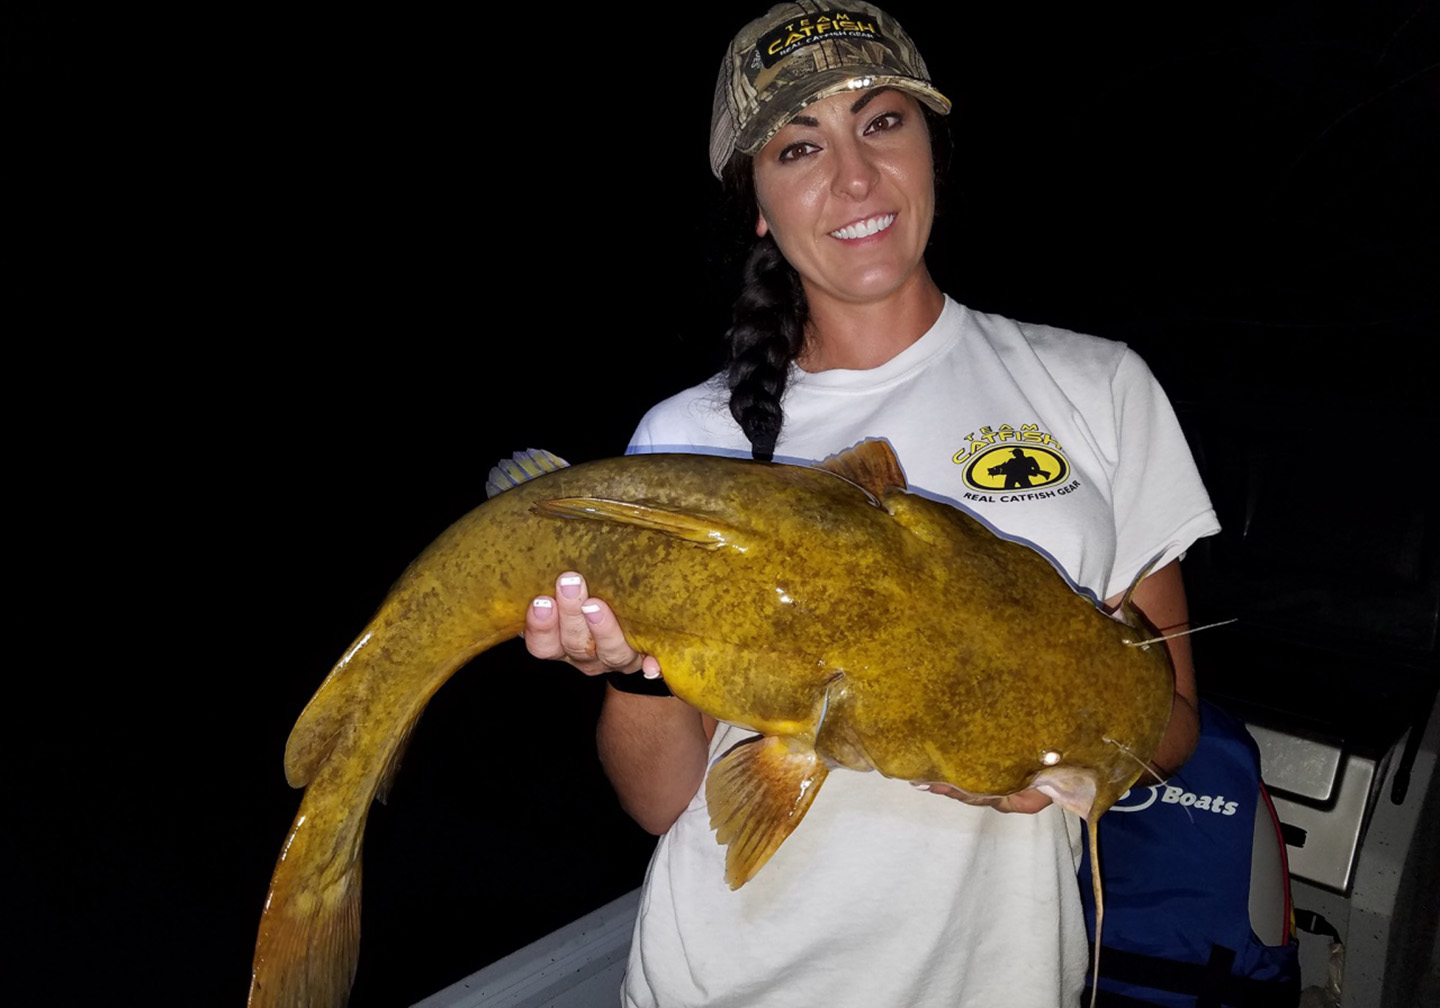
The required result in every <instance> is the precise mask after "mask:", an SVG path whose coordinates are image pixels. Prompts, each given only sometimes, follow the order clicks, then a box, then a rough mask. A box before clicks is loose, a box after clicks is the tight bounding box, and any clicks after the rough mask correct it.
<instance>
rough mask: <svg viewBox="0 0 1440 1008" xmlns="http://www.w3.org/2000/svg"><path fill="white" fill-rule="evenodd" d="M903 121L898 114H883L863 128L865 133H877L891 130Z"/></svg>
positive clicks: (901, 116)
mask: <svg viewBox="0 0 1440 1008" xmlns="http://www.w3.org/2000/svg"><path fill="white" fill-rule="evenodd" d="M904 121H905V117H904V116H903V115H901V114H900V113H899V112H885V113H882V114H881V115H878V116H876V117H875V118H874V119H871V120H870V125H868V126H866V127H865V132H866V133H878V132H882V131H884V130H893V129H895V128H896V127H897V126H899V125H900V124H901V123H903V122H904Z"/></svg>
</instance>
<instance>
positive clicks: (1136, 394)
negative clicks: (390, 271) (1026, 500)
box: [1105, 349, 1220, 598]
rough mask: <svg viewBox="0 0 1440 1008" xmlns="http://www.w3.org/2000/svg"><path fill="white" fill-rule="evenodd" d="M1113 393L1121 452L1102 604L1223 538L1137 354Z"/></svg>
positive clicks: (1160, 393) (1120, 372)
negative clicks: (1200, 542) (1205, 542)
mask: <svg viewBox="0 0 1440 1008" xmlns="http://www.w3.org/2000/svg"><path fill="white" fill-rule="evenodd" d="M1112 391H1113V394H1114V399H1113V401H1114V404H1115V430H1116V432H1117V435H1118V442H1119V443H1118V449H1119V450H1118V452H1117V465H1116V467H1115V472H1114V478H1113V495H1114V496H1113V498H1112V499H1113V500H1114V507H1115V565H1114V567H1113V568H1112V570H1111V575H1110V583H1109V584H1108V585H1107V586H1106V590H1105V597H1106V598H1110V597H1113V596H1115V595H1118V594H1120V593H1121V592H1123V591H1125V590H1126V589H1127V588H1129V587H1130V584H1131V582H1132V581H1134V580H1135V577H1136V576H1137V575H1138V574H1140V573H1141V572H1142V571H1145V570H1147V569H1150V570H1158V569H1160V568H1161V567H1163V566H1165V565H1166V564H1167V563H1169V562H1170V561H1171V560H1175V559H1177V558H1179V557H1182V556H1183V555H1184V554H1185V551H1186V550H1187V549H1189V548H1190V546H1191V545H1192V544H1193V543H1194V542H1195V541H1196V540H1197V539H1200V538H1202V537H1203V536H1208V535H1214V534H1215V533H1216V532H1218V531H1220V523H1219V521H1218V520H1217V519H1216V517H1215V509H1214V508H1213V507H1212V506H1211V504H1210V495H1209V494H1208V493H1207V492H1206V490H1205V485H1204V483H1203V482H1201V480H1200V473H1199V471H1198V470H1197V469H1196V468H1195V460H1194V458H1193V456H1192V455H1191V454H1190V446H1189V444H1187V443H1186V441H1185V435H1184V433H1183V432H1182V431H1181V429H1180V423H1179V421H1178V420H1177V419H1176V418H1175V410H1174V408H1173V407H1172V406H1171V405H1170V400H1169V399H1168V398H1167V397H1166V395H1165V392H1164V390H1163V389H1161V388H1160V384H1159V383H1158V382H1157V381H1156V380H1155V376H1154V375H1152V374H1151V373H1150V369H1149V368H1148V367H1147V366H1146V365H1145V362H1144V361H1143V360H1141V359H1140V357H1139V356H1138V355H1137V354H1135V353H1134V351H1131V350H1128V349H1127V350H1126V351H1125V353H1124V354H1123V355H1122V357H1121V359H1120V363H1119V365H1118V366H1117V368H1116V370H1115V375H1114V378H1113V387H1112Z"/></svg>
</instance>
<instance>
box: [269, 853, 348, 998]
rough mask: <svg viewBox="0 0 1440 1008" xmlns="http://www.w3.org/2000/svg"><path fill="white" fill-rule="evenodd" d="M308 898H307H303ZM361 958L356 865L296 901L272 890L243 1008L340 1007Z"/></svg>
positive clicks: (276, 890) (346, 995)
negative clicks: (248, 991)
mask: <svg viewBox="0 0 1440 1008" xmlns="http://www.w3.org/2000/svg"><path fill="white" fill-rule="evenodd" d="M305 897H308V898H305ZM359 955H360V861H359V859H358V858H357V859H356V861H355V863H354V865H353V866H351V867H350V868H349V869H348V870H346V871H345V872H343V873H341V875H340V876H339V878H337V879H336V880H335V884H334V885H331V886H327V887H325V888H323V889H321V890H319V891H316V892H313V893H305V894H303V895H302V897H301V898H293V897H288V894H286V893H285V892H283V891H280V890H279V889H277V886H272V887H271V891H270V896H269V898H268V899H267V900H266V908H265V912H264V914H263V915H262V917H261V923H260V935H259V938H258V940H257V941H256V944H255V960H254V965H253V966H252V968H251V972H250V995H249V998H248V999H247V1001H246V1002H245V1003H246V1005H247V1008H343V1006H344V1005H345V1003H346V1001H347V1000H348V999H349V996H350V987H351V985H352V984H353V983H354V980H355V967H356V963H357V962H358V961H359Z"/></svg>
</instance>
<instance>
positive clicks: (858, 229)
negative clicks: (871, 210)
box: [830, 213, 895, 238]
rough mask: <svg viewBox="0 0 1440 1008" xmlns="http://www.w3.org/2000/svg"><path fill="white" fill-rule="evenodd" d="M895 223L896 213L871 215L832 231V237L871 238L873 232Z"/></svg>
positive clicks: (877, 232) (878, 231)
mask: <svg viewBox="0 0 1440 1008" xmlns="http://www.w3.org/2000/svg"><path fill="white" fill-rule="evenodd" d="M894 223H895V215H894V214H893V213H892V214H881V215H880V216H879V217H870V218H867V219H865V220H863V221H856V222H855V223H854V224H846V225H845V226H844V227H843V228H841V229H840V230H838V231H831V232H830V237H831V238H869V237H870V236H871V235H873V234H879V233H880V232H881V231H884V230H885V229H886V228H888V227H889V226H890V225H891V224H894Z"/></svg>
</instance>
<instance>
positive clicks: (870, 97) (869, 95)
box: [850, 87, 895, 115]
mask: <svg viewBox="0 0 1440 1008" xmlns="http://www.w3.org/2000/svg"><path fill="white" fill-rule="evenodd" d="M894 90H895V89H894V88H892V87H877V88H872V89H871V90H869V91H866V92H865V93H864V94H863V95H861V96H860V97H859V98H857V99H856V100H855V104H854V105H851V106H850V114H851V115H855V114H856V113H857V112H859V111H860V110H861V109H863V108H864V107H865V106H866V105H869V104H870V103H871V102H872V101H874V100H875V99H876V98H879V97H880V96H881V95H882V94H884V93H885V92H887V91H894Z"/></svg>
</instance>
